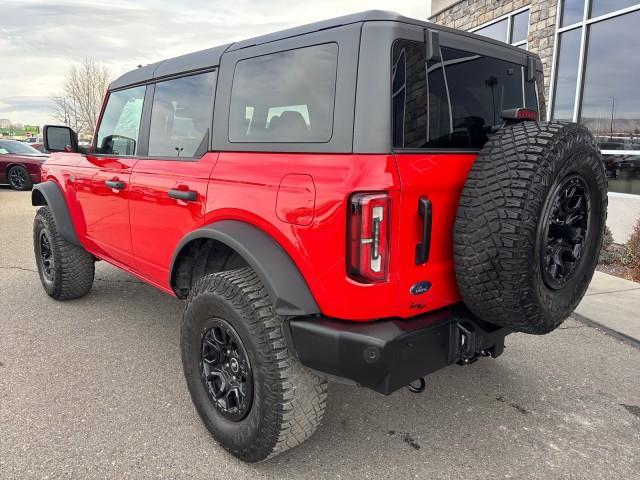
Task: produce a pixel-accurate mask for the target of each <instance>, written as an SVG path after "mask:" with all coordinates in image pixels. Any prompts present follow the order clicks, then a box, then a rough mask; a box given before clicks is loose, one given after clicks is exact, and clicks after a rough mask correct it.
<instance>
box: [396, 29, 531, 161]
mask: <svg viewBox="0 0 640 480" xmlns="http://www.w3.org/2000/svg"><path fill="white" fill-rule="evenodd" d="M440 51H441V58H442V60H438V61H430V62H429V63H428V64H427V65H425V56H424V44H423V43H420V42H413V41H408V40H398V41H396V42H395V43H394V46H393V65H392V75H393V80H392V84H393V94H392V95H393V98H392V105H393V121H392V123H393V145H394V147H395V148H452V149H458V148H481V147H482V146H483V145H484V143H485V142H486V141H487V135H489V134H490V133H491V132H492V131H493V129H494V128H496V127H498V126H500V125H501V124H502V119H501V118H500V114H501V112H502V111H503V110H507V109H511V108H518V107H520V108H521V107H525V106H526V107H528V108H533V109H535V110H537V109H538V105H537V100H536V91H535V84H534V83H532V82H527V81H526V80H525V69H524V67H522V66H521V65H517V64H514V63H510V62H507V61H504V60H500V59H496V58H492V57H486V56H482V55H477V54H474V53H471V52H465V51H462V50H457V49H454V48H448V47H442V48H441V49H440Z"/></svg>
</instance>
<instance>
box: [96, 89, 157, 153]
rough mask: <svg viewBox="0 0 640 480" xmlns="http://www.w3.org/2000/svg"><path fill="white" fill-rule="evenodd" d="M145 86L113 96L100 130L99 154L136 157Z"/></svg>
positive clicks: (117, 92)
mask: <svg viewBox="0 0 640 480" xmlns="http://www.w3.org/2000/svg"><path fill="white" fill-rule="evenodd" d="M145 91H146V87H145V86H140V87H134V88H128V89H126V90H119V91H116V92H111V94H110V95H109V100H108V101H107V106H106V107H105V109H104V113H103V115H102V121H101V122H100V128H99V129H98V135H97V142H96V152H97V153H105V154H110V155H135V154H136V153H137V150H138V132H139V130H140V119H141V118H142V104H143V102H144V93H145Z"/></svg>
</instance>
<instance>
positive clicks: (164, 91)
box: [149, 72, 216, 157]
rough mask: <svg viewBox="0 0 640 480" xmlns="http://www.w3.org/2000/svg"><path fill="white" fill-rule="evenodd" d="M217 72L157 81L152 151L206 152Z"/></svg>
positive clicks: (159, 154)
mask: <svg viewBox="0 0 640 480" xmlns="http://www.w3.org/2000/svg"><path fill="white" fill-rule="evenodd" d="M215 81H216V72H208V73H202V74H199V75H192V76H188V77H181V78H176V79H175V80H167V81H166V82H159V83H158V84H156V90H155V92H154V95H153V107H152V108H151V129H150V131H149V155H150V156H157V157H196V156H201V155H202V154H204V152H206V150H207V147H208V143H209V142H208V140H209V129H210V127H211V116H212V113H213V91H214V86H215Z"/></svg>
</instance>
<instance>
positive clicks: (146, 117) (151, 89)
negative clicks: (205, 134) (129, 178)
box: [90, 66, 219, 162]
mask: <svg viewBox="0 0 640 480" xmlns="http://www.w3.org/2000/svg"><path fill="white" fill-rule="evenodd" d="M210 72H215V74H216V79H215V82H214V86H213V92H212V95H213V102H212V108H211V111H210V112H209V113H210V120H209V122H210V123H209V124H210V128H209V140H208V142H207V150H206V151H205V152H203V153H202V155H200V156H195V157H178V156H157V155H154V156H149V135H150V130H151V110H152V108H153V97H154V94H155V89H156V84H158V83H161V82H167V81H170V80H175V79H178V78H183V77H192V76H194V75H200V74H204V73H210ZM218 77H219V67H218V66H214V67H207V68H203V69H198V70H190V71H186V72H180V73H177V74H175V75H167V76H164V77H158V78H154V79H152V80H149V81H146V82H139V83H134V84H131V85H126V86H124V87H119V88H114V89H113V90H109V92H108V95H107V97H106V98H105V101H104V102H103V105H102V110H101V111H100V117H99V119H98V123H97V126H96V132H95V135H94V138H93V141H92V142H91V148H92V152H91V153H90V155H91V156H93V157H117V158H131V159H136V160H167V161H181V162H197V161H198V160H200V159H201V158H202V157H204V156H205V155H206V154H207V153H208V152H209V151H211V138H212V137H213V133H212V132H213V112H214V108H215V100H216V94H217V88H218ZM140 86H144V87H146V90H145V95H144V101H143V103H142V116H141V119H140V130H139V132H138V152H137V153H136V154H135V155H117V156H116V155H112V154H108V153H97V152H96V142H97V141H98V135H97V133H98V131H99V129H100V125H101V124H102V117H103V115H104V110H105V109H106V106H107V102H108V101H109V97H110V96H111V94H112V93H114V92H119V91H123V90H129V89H130V88H135V87H140Z"/></svg>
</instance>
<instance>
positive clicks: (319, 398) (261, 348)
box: [181, 268, 327, 462]
mask: <svg viewBox="0 0 640 480" xmlns="http://www.w3.org/2000/svg"><path fill="white" fill-rule="evenodd" d="M181 350H182V363H183V367H184V374H185V378H186V381H187V385H188V387H189V391H190V393H191V398H192V400H193V403H194V405H195V407H196V410H197V411H198V414H199V415H200V417H201V418H202V421H203V422H204V424H205V426H206V427H207V429H208V430H209V431H210V432H211V434H212V436H213V437H214V438H215V439H216V440H217V441H218V442H219V443H220V444H221V445H222V446H223V447H224V448H225V449H227V450H228V451H229V452H231V453H232V454H233V455H235V456H236V457H238V458H240V459H242V460H244V461H247V462H259V461H262V460H265V459H267V458H269V457H272V456H274V455H277V454H279V453H281V452H283V451H285V450H288V449H289V448H292V447H294V446H296V445H298V444H300V443H302V442H303V441H304V440H306V439H307V438H308V437H310V436H311V435H312V434H313V432H314V431H315V429H316V428H317V427H318V425H319V424H320V421H321V419H322V416H323V414H324V410H325V402H326V395H327V383H326V380H325V379H323V378H321V377H319V376H317V375H316V374H314V373H313V372H311V371H310V370H308V369H306V368H305V367H304V366H303V365H302V364H300V362H299V361H298V360H297V359H296V358H295V356H293V355H292V354H291V353H290V352H289V350H288V349H287V346H286V343H285V339H284V336H283V333H282V318H280V317H279V316H278V315H276V314H275V312H274V309H273V306H272V304H271V301H270V299H269V296H268V294H267V292H266V290H265V288H264V287H263V285H262V283H261V281H260V279H259V278H258V276H257V275H256V274H255V272H254V271H253V270H251V269H250V268H241V269H238V270H231V271H225V272H220V273H215V274H211V275H206V276H204V277H202V278H201V279H200V280H198V281H197V282H196V284H195V285H194V287H193V288H192V289H191V293H190V294H189V300H188V303H187V307H186V309H185V313H184V318H183V322H182V332H181Z"/></svg>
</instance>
